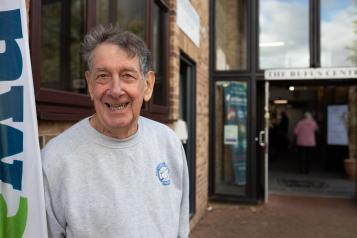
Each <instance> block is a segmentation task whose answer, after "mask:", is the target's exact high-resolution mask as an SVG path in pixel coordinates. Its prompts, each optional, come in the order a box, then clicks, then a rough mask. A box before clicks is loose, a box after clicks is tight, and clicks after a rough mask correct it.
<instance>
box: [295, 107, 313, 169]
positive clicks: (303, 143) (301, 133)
mask: <svg viewBox="0 0 357 238" xmlns="http://www.w3.org/2000/svg"><path fill="white" fill-rule="evenodd" d="M317 130H318V126H317V124H316V122H315V120H314V119H313V118H312V115H311V113H310V112H305V114H304V118H303V119H301V120H300V121H299V122H298V123H297V124H296V126H295V129H294V134H295V135H296V145H297V147H298V152H299V156H300V158H299V170H300V173H304V174H308V173H309V172H310V160H311V156H312V153H313V149H314V147H315V146H316V138H315V132H316V131H317Z"/></svg>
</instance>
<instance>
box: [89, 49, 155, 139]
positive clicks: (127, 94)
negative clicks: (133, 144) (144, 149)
mask: <svg viewBox="0 0 357 238" xmlns="http://www.w3.org/2000/svg"><path fill="white" fill-rule="evenodd" d="M86 80H87V83H88V90H89V93H90V96H91V98H92V100H93V102H94V108H95V111H96V114H95V115H94V116H93V118H92V119H91V125H92V126H93V127H94V128H95V129H97V130H98V131H99V132H101V133H103V134H105V135H108V136H111V137H115V138H127V137H129V136H131V135H133V134H134V133H135V132H136V131H137V126H138V117H139V115H140V109H141V105H142V103H143V100H145V101H148V100H149V99H150V98H151V95H152V90H153V87H154V82H155V76H154V73H153V72H148V73H147V74H146V79H144V78H143V75H142V72H141V70H140V65H139V58H138V57H137V56H135V57H133V58H129V57H128V54H127V53H126V51H124V50H122V49H121V48H119V47H118V46H116V45H114V44H110V43H102V44H100V45H98V46H97V47H96V48H95V49H94V51H93V57H92V67H91V69H90V71H87V72H86Z"/></svg>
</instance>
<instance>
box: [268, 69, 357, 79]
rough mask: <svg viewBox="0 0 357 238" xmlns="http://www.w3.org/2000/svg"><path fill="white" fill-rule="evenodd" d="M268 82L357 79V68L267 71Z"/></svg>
mask: <svg viewBox="0 0 357 238" xmlns="http://www.w3.org/2000/svg"><path fill="white" fill-rule="evenodd" d="M264 78H265V79H266V80H292V79H293V80H313V79H357V67H346V68H307V69H271V70H265V72H264Z"/></svg>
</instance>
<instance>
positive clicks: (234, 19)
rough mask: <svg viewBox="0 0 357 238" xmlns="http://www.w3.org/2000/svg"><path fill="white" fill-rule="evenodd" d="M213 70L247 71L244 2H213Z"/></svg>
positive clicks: (222, 0) (229, 0)
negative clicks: (214, 45)
mask: <svg viewBox="0 0 357 238" xmlns="http://www.w3.org/2000/svg"><path fill="white" fill-rule="evenodd" d="M215 4H216V6H215V14H216V16H215V41H216V42H215V44H216V47H215V69H216V70H245V69H247V44H246V40H247V33H246V17H245V16H246V14H245V12H246V6H247V5H246V1H244V0H239V1H237V0H217V1H216V2H215Z"/></svg>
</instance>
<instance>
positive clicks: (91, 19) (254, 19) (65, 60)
mask: <svg viewBox="0 0 357 238" xmlns="http://www.w3.org/2000/svg"><path fill="white" fill-rule="evenodd" d="M331 2H333V4H328V3H327V1H324V0H316V1H308V0H299V1H279V0H269V1H267V0H255V1H247V0H239V1H237V0H204V1H201V0H191V1H189V0H131V1H120V0H112V1H110V0H96V1H95V0H87V1H80V0H76V1H75V0H72V1H69V0H66V1H57V0H42V1H36V0H27V3H28V9H29V19H30V20H29V22H30V26H29V28H30V49H31V59H32V67H33V75H34V83H35V92H36V104H37V113H38V120H39V134H40V142H41V144H42V145H44V144H45V143H46V142H47V141H48V140H50V139H51V138H52V137H53V136H55V135H57V134H58V133H60V132H62V131H63V130H64V129H66V128H68V127H69V126H70V125H72V124H73V123H74V122H76V121H78V120H79V119H81V118H84V117H85V116H88V115H90V114H91V113H92V112H93V109H92V106H91V103H90V100H89V98H88V96H87V94H86V93H87V92H86V85H85V83H84V79H83V69H84V66H83V64H82V62H81V60H80V58H79V56H78V55H79V54H78V50H79V42H80V41H81V39H82V38H81V37H82V36H83V35H84V34H85V32H86V31H87V30H88V29H90V28H91V27H93V26H94V25H95V24H97V23H115V24H119V25H120V26H122V27H123V28H125V29H128V30H131V31H134V32H135V33H137V34H139V35H141V36H142V37H143V38H144V39H145V40H146V42H147V44H148V46H149V48H150V49H151V50H152V52H153V57H154V66H155V71H156V76H157V85H156V88H155V93H154V96H153V99H152V100H151V101H150V102H149V103H147V104H145V105H144V107H143V109H142V114H143V115H144V116H147V117H150V118H153V119H155V120H158V121H161V122H163V123H165V124H167V125H169V126H170V127H171V128H173V129H174V130H178V129H177V128H178V126H179V125H180V122H181V120H183V121H185V122H186V126H187V128H188V138H187V141H186V143H185V144H184V146H185V149H186V153H187V158H188V164H189V169H190V175H191V176H190V179H191V197H190V202H191V212H192V217H191V227H193V226H195V224H197V222H198V221H199V219H200V218H202V216H203V215H204V213H205V210H206V207H207V203H208V199H212V200H229V201H235V202H237V201H238V202H249V203H257V202H260V201H262V200H264V199H267V198H268V195H269V193H270V192H271V191H270V187H273V188H274V186H275V185H277V184H274V181H288V180H286V178H289V176H295V174H294V173H295V172H291V171H295V170H297V168H296V166H295V164H296V161H297V158H296V155H294V151H292V150H290V149H293V146H290V147H289V146H288V145H289V141H290V145H292V141H293V140H292V139H293V136H294V135H293V125H294V123H296V122H297V121H298V119H299V117H301V115H302V114H303V113H304V111H310V112H312V114H313V115H314V117H315V118H316V120H317V122H318V123H319V126H320V128H321V131H320V134H319V137H318V141H317V148H316V153H317V154H319V155H320V156H319V158H320V159H319V160H316V161H315V162H314V163H316V164H315V165H314V166H315V167H314V170H313V171H315V172H316V173H317V175H318V176H320V175H321V173H322V174H325V173H328V174H331V173H330V172H333V173H334V174H338V176H340V177H341V176H342V174H343V171H342V167H343V158H347V157H355V156H356V155H355V148H356V146H355V144H356V142H355V136H353V135H355V134H356V133H357V132H355V130H356V127H355V125H354V124H353V121H355V118H357V115H356V114H354V113H355V112H356V110H355V108H356V104H355V100H353V98H355V94H356V93H355V92H356V85H357V84H356V81H355V80H356V78H357V77H356V75H351V74H352V73H351V72H356V71H355V68H354V67H355V66H356V57H355V51H356V50H355V48H356V35H355V33H354V28H355V22H356V17H355V13H354V12H355V10H356V8H355V5H353V1H352V0H346V1H338V0H335V1H331ZM342 2H343V3H342ZM341 22H342V23H341ZM337 25H338V26H345V27H336V26H337ZM337 28H338V30H341V33H340V34H341V35H344V36H346V37H341V38H340V39H339V41H337V40H336V36H334V35H333V34H331V32H334V31H335V30H337ZM273 69H274V70H277V71H274V70H273ZM296 69H297V71H296ZM294 70H295V71H294ZM299 70H300V71H299ZM312 74H314V75H315V76H316V77H315V76H314V77H306V75H310V76H311V75H312ZM291 75H295V76H294V77H292V76H291ZM296 75H298V76H296ZM332 75H333V76H332ZM278 76H279V77H278ZM294 89H295V91H294ZM275 100H283V101H284V102H287V103H285V104H278V103H275ZM276 102H278V101H276ZM280 102H281V101H280ZM341 104H343V105H345V106H346V107H344V108H348V111H349V112H350V114H349V115H350V117H349V120H348V126H347V128H348V130H347V131H348V133H346V130H345V134H344V135H341V136H344V137H343V138H347V137H348V140H345V141H343V142H341V141H339V142H337V144H336V141H335V142H331V141H329V140H328V138H329V136H330V134H329V133H330V131H331V130H328V120H329V116H328V113H327V112H328V110H329V109H332V108H333V107H330V106H333V105H341ZM282 112H286V113H287V115H288V117H289V119H290V124H289V127H288V131H287V132H286V135H285V137H284V138H285V139H284V141H285V142H286V143H285V142H284V143H279V140H278V143H277V142H276V141H274V138H273V137H272V133H271V135H270V136H269V133H270V132H272V130H271V128H272V125H274V124H275V123H277V122H279V120H280V119H279V115H280V113H282ZM350 131H353V132H352V133H351V132H350ZM347 134H348V135H347ZM275 139H276V138H275ZM339 143H340V144H339ZM341 143H342V144H341ZM284 144H286V147H285V146H282V145H284ZM284 147H285V148H284ZM277 151H279V153H276V152H277ZM280 154H283V155H284V157H286V158H288V159H285V160H284V161H285V164H284V165H278V166H276V167H277V168H281V167H282V168H283V169H282V171H279V169H278V170H274V166H273V168H271V167H270V166H268V164H269V163H268V162H272V161H279V158H278V157H279V156H278V155H280ZM295 154H296V153H295ZM295 160H296V161H295ZM286 161H290V162H286ZM289 169H290V170H291V171H290V172H289ZM286 171H288V172H286ZM282 173H283V174H284V177H283V178H282V177H274V176H276V175H279V176H280V175H281V174H282ZM314 176H315V174H314ZM329 176H330V175H329ZM338 176H337V177H327V178H326V177H319V178H320V179H321V180H322V181H324V182H326V181H329V180H330V179H337V178H338ZM308 178H310V177H308ZM294 179H295V177H294ZM304 179H306V177H304ZM299 181H300V180H298V183H297V184H298V185H299V184H300V185H301V184H310V182H311V181H312V180H308V182H309V183H305V180H303V182H302V183H300V182H299ZM344 182H345V181H344ZM288 184H291V183H288ZM312 184H314V183H313V181H312ZM280 185H281V184H280ZM352 186H354V185H353V184H352ZM276 189H279V188H276ZM273 190H274V189H273ZM306 191H307V190H303V191H302V192H306ZM273 192H274V191H273ZM353 192H354V187H352V189H350V190H349V191H348V193H349V194H352V193H353Z"/></svg>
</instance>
